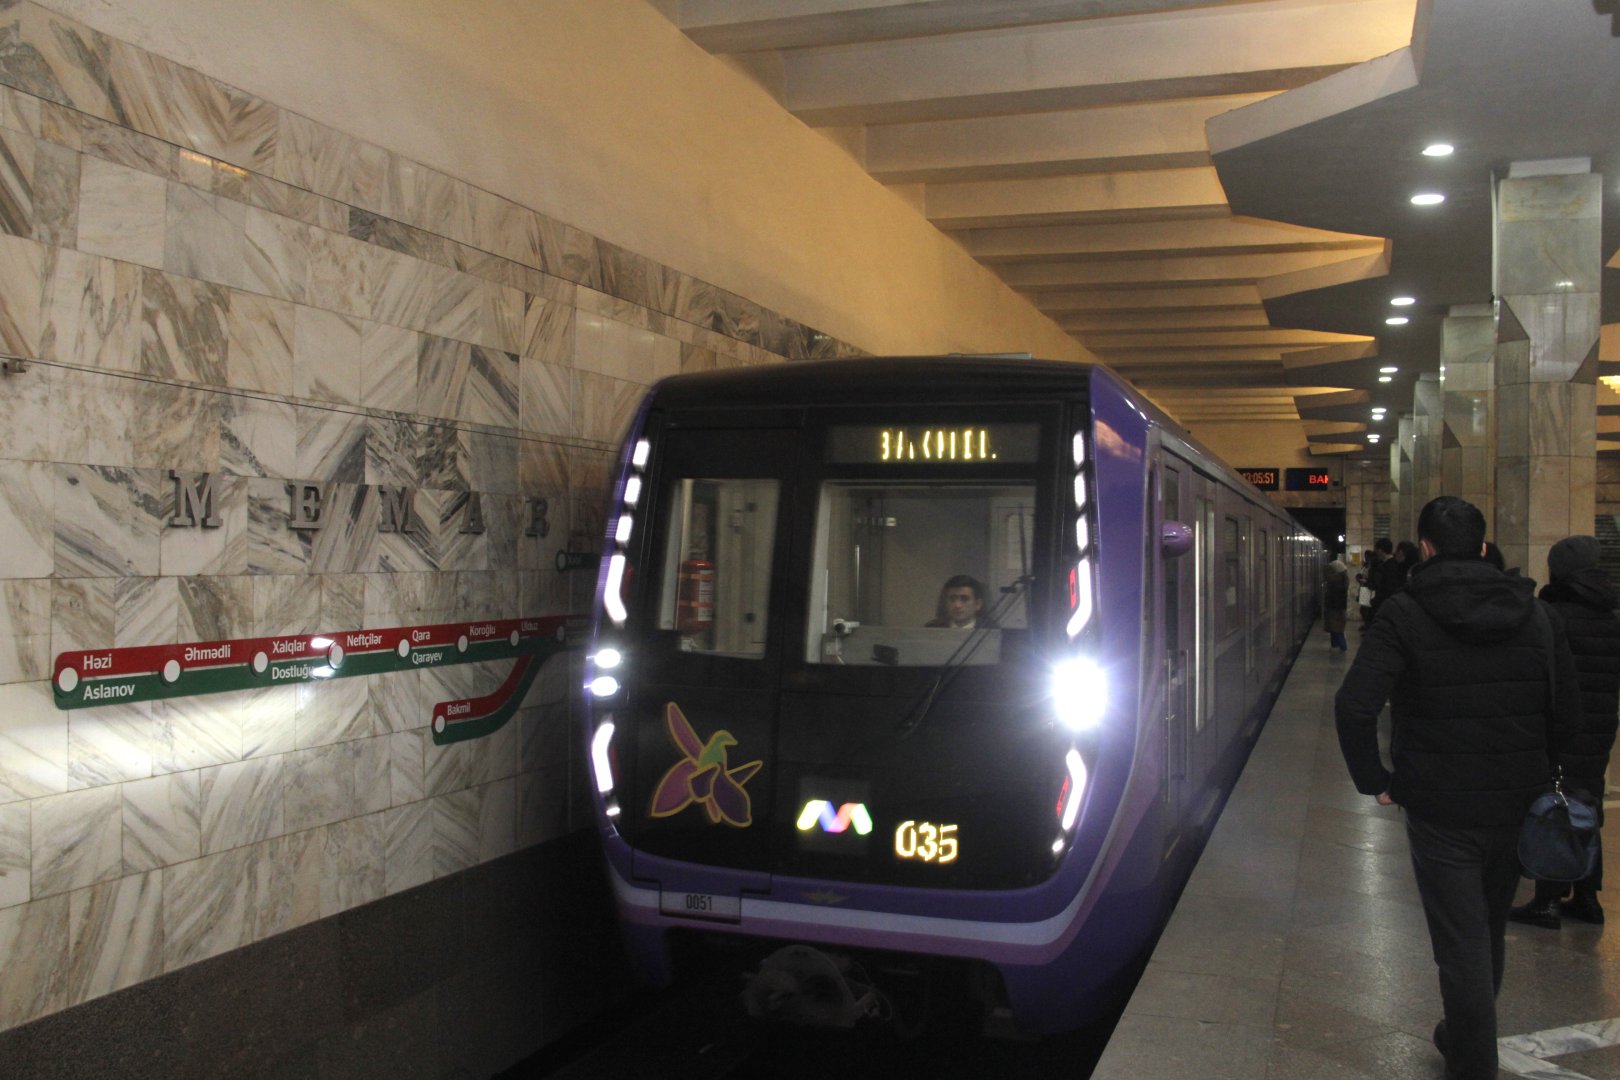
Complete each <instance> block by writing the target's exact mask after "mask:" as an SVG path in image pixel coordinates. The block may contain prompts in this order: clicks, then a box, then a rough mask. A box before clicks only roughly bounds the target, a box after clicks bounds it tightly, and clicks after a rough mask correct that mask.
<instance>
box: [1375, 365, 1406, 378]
mask: <svg viewBox="0 0 1620 1080" xmlns="http://www.w3.org/2000/svg"><path fill="white" fill-rule="evenodd" d="M1399 370H1401V369H1400V368H1398V367H1396V366H1395V365H1394V364H1391V365H1389V366H1388V367H1381V368H1379V369H1378V374H1380V375H1393V374H1395V373H1396V372H1397V371H1399Z"/></svg>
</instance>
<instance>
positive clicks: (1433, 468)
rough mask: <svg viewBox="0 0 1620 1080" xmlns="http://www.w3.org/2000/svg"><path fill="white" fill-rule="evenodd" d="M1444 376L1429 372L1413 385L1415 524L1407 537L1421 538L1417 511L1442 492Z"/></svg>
mask: <svg viewBox="0 0 1620 1080" xmlns="http://www.w3.org/2000/svg"><path fill="white" fill-rule="evenodd" d="M1442 409H1443V405H1442V401H1441V396H1440V376H1439V375H1438V374H1435V373H1432V372H1431V373H1425V374H1423V375H1420V376H1418V380H1417V382H1415V383H1413V384H1412V524H1413V527H1412V529H1411V531H1410V532H1409V533H1408V535H1407V539H1409V540H1414V541H1415V540H1416V538H1417V514H1418V511H1420V510H1422V509H1423V507H1424V504H1426V503H1427V502H1428V501H1429V500H1430V499H1432V498H1434V497H1435V496H1436V495H1439V494H1440V492H1441V476H1440V436H1441V428H1442V427H1443V423H1442V421H1443V419H1444V416H1443V412H1442Z"/></svg>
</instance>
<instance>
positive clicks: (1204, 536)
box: [1183, 472, 1220, 794]
mask: <svg viewBox="0 0 1620 1080" xmlns="http://www.w3.org/2000/svg"><path fill="white" fill-rule="evenodd" d="M1188 487H1189V494H1190V495H1191V516H1192V519H1193V532H1194V543H1193V555H1194V565H1193V571H1192V575H1191V576H1192V579H1193V580H1192V582H1191V588H1190V590H1186V589H1184V590H1183V595H1184V596H1189V595H1190V603H1189V604H1188V607H1190V608H1191V609H1192V620H1191V623H1192V682H1191V687H1190V690H1191V697H1192V720H1193V723H1192V736H1191V746H1190V747H1189V749H1188V755H1187V759H1188V768H1187V787H1188V791H1189V793H1190V794H1191V793H1197V792H1200V791H1202V790H1203V788H1204V786H1205V784H1206V783H1207V782H1208V780H1209V777H1210V775H1211V774H1212V773H1213V772H1214V769H1215V763H1216V761H1217V760H1219V758H1220V739H1219V733H1218V730H1217V729H1218V727H1219V725H1218V724H1217V723H1216V722H1215V716H1216V713H1215V705H1216V701H1217V700H1218V698H1217V694H1216V690H1217V687H1216V685H1215V673H1216V671H1217V669H1218V665H1217V664H1216V657H1215V645H1216V642H1217V636H1216V622H1217V620H1218V617H1219V615H1220V611H1219V610H1218V601H1219V600H1220V597H1219V596H1218V595H1217V593H1216V591H1215V573H1216V557H1217V552H1218V539H1219V534H1218V533H1217V532H1216V529H1217V522H1216V512H1215V510H1216V507H1215V499H1216V492H1217V491H1218V490H1219V489H1218V487H1217V485H1216V483H1215V481H1214V480H1212V479H1210V478H1209V477H1207V476H1205V475H1203V474H1202V473H1198V472H1190V474H1189V476H1188Z"/></svg>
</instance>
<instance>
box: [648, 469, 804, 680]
mask: <svg viewBox="0 0 1620 1080" xmlns="http://www.w3.org/2000/svg"><path fill="white" fill-rule="evenodd" d="M779 489H780V484H779V482H778V481H776V480H742V479H725V480H722V479H696V478H693V479H683V480H679V481H677V483H676V488H675V491H674V496H675V497H674V498H672V499H670V501H669V507H670V511H669V512H670V521H669V527H668V529H667V530H666V531H665V536H666V537H668V540H667V542H666V545H665V549H664V558H663V577H662V579H661V585H662V589H661V590H660V593H659V604H658V626H659V629H662V630H674V631H676V632H677V634H678V635H679V641H680V648H681V651H683V652H701V653H712V654H718V655H725V656H737V657H745V658H755V657H761V656H764V655H765V630H766V626H767V624H768V621H769V620H768V619H767V615H768V614H769V611H768V608H769V604H770V596H771V562H772V558H773V553H774V551H775V545H776V509H777V503H778V501H779V498H780V491H779Z"/></svg>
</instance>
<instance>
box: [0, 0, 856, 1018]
mask: <svg viewBox="0 0 1620 1080" xmlns="http://www.w3.org/2000/svg"><path fill="white" fill-rule="evenodd" d="M0 41H3V42H4V47H3V48H0V353H3V354H4V355H6V356H8V357H16V358H21V359H22V360H23V361H24V364H25V368H26V370H24V371H22V372H20V373H16V374H7V375H4V376H0V550H3V551H4V552H5V553H6V557H5V560H4V562H3V563H0V574H3V575H4V576H3V577H0V1029H6V1028H11V1027H14V1026H16V1025H20V1024H23V1023H25V1022H28V1021H30V1020H34V1019H36V1018H38V1017H41V1016H44V1015H46V1014H50V1013H53V1012H56V1011H59V1010H62V1009H65V1008H68V1007H71V1006H74V1005H78V1004H80V1003H83V1002H86V1001H89V1000H90V999H93V998H96V997H98V996H100V995H104V994H107V993H109V992H111V991H114V990H118V989H121V988H125V987H129V986H132V985H135V984H138V983H140V982H142V981H143V980H147V979H151V978H153V977H155V976H158V975H161V974H164V973H167V972H173V971H175V970H177V969H179V968H182V967H184V966H186V965H189V964H193V963H195V962H197V961H200V960H203V959H205V958H209V957H213V956H218V955H220V954H223V953H227V952H229V951H231V950H235V949H238V948H241V947H243V946H246V945H248V944H250V943H253V942H256V941H259V940H261V939H264V938H266V937H269V936H271V935H275V934H278V933H281V932H282V931H286V930H289V929H291V928H294V927H298V926H301V925H304V924H308V923H310V922H312V921H314V920H318V919H322V918H324V917H327V916H331V915H334V914H336V913H340V912H343V911H346V910H348V909H351V908H354V907H356V906H357V905H361V904H365V903H367V902H369V901H372V900H376V899H379V898H381V897H384V896H389V895H392V894H395V893H398V892H400V891H402V890H406V889H409V888H411V887H413V886H416V885H420V884H423V883H426V882H429V881H431V880H433V879H436V878H441V877H444V876H446V875H451V874H455V873H457V872H459V871H462V870H464V869H466V868H468V867H471V866H474V865H477V864H480V863H483V862H487V861H489V860H492V859H496V858H498V857H500V856H503V855H506V854H508V853H510V852H512V851H514V850H517V849H519V848H522V847H525V846H528V845H533V844H536V843H539V842H542V841H545V840H547V839H548V838H552V837H555V836H557V835H559V834H560V833H562V832H564V831H565V830H566V829H567V828H568V827H569V811H570V806H572V805H576V804H575V803H574V802H573V797H572V794H571V786H570V785H571V779H572V775H571V772H570V767H571V766H570V762H571V758H572V750H571V746H570V743H569V740H568V737H567V732H566V730H565V723H566V700H567V688H568V687H569V686H570V685H571V683H572V680H571V678H570V677H569V676H568V673H567V670H566V664H562V665H554V669H553V670H552V671H551V672H549V673H548V676H547V677H546V678H543V679H541V680H540V681H539V682H538V683H537V684H536V689H535V690H534V691H533V694H532V696H531V698H530V700H529V701H528V702H527V706H528V707H526V708H525V709H524V710H523V711H522V712H520V714H519V716H518V718H517V719H516V720H514V721H513V722H512V723H510V724H508V725H507V726H506V727H505V728H503V729H501V730H500V731H498V732H497V733H495V734H494V735H492V736H489V737H486V738H483V739H478V740H472V741H468V742H464V743H455V744H451V745H447V746H436V745H434V744H433V742H432V740H431V738H430V736H429V731H428V729H427V726H426V724H427V720H428V715H429V707H430V705H431V703H432V702H434V701H439V700H445V699H447V698H450V697H458V696H466V695H470V694H474V693H481V692H487V691H488V690H489V689H492V688H493V685H494V683H495V681H497V680H498V679H499V677H500V675H501V674H502V672H501V670H500V665H489V668H490V669H485V668H484V667H482V666H480V665H467V666H463V667H455V668H446V669H440V670H432V671H422V672H409V673H402V674H390V675H379V676H369V677H364V678H352V679H346V680H340V681H335V682H329V683H319V684H310V685H305V686H290V687H273V688H269V689H266V690H262V691H252V692H241V693H229V694H221V695H215V696H211V697H203V698H179V699H171V700H167V701H158V702H150V703H144V704H128V705H112V706H104V707H99V708H92V709H84V710H81V711H75V712H63V711H59V710H57V709H56V708H55V706H54V704H53V701H52V695H51V691H50V687H49V684H48V682H47V678H48V675H49V671H50V667H51V662H52V658H53V657H54V656H55V655H56V654H58V653H60V652H62V651H64V650H72V649H92V648H109V647H121V646H131V645H141V644H163V643H174V642H181V641H196V640H210V639H218V638H228V637H247V636H264V635H273V634H309V633H315V632H330V631H334V630H344V629H357V628H361V627H381V626H394V625H406V624H416V623H428V622H436V621H460V620H467V619H481V618H510V617H516V616H519V615H523V616H538V615H547V614H556V613H560V612H565V611H570V610H583V609H584V607H585V606H586V605H587V603H588V599H589V597H588V590H589V587H590V584H591V583H590V582H587V581H583V580H580V577H581V575H575V576H574V577H573V578H572V579H570V578H569V577H567V576H564V575H560V574H558V573H557V572H556V571H554V570H553V569H551V566H552V559H553V557H554V555H555V553H556V551H557V549H559V548H562V547H574V548H592V549H594V548H595V547H596V546H597V537H598V536H599V534H600V530H601V511H600V509H599V508H600V505H601V496H602V493H603V491H604V489H605V486H606V484H607V483H608V480H609V473H610V470H611V468H612V464H613V461H614V459H615V449H614V447H615V442H616V439H617V438H618V436H619V434H620V432H621V430H622V428H623V427H624V424H625V423H626V421H627V419H628V418H629V417H630V415H631V414H632V412H633V410H634V408H635V406H636V403H637V402H638V400H639V397H640V394H641V392H642V390H643V388H644V387H645V386H646V385H647V384H649V383H651V382H652V381H654V380H655V379H657V378H659V377H661V376H664V375H668V374H672V373H675V372H679V371H689V370H699V369H704V368H713V367H722V366H731V365H743V364H757V363H766V362H773V361H779V360H782V359H797V358H806V357H821V356H842V355H853V354H854V352H855V350H854V349H852V348H850V347H849V346H847V345H844V344H843V343H840V342H836V341H833V340H831V339H829V338H828V337H827V336H826V335H823V334H820V333H818V332H816V331H814V330H813V329H811V328H809V327H806V326H803V325H801V324H798V323H795V322H793V321H792V320H790V319H787V318H785V317H783V316H781V315H779V314H777V313H775V312H772V311H768V310H765V309H763V308H761V307H760V306H759V305H757V304H754V303H752V302H750V301H749V300H747V299H746V298H744V297H741V296H738V295H735V294H732V293H728V292H725V291H723V290H720V289H717V288H714V287H712V286H709V285H707V284H706V283H704V282H702V281H698V280H696V279H693V278H691V277H689V276H686V275H683V274H681V273H679V272H677V271H675V270H672V269H671V268H668V267H665V266H661V265H658V264H655V263H652V262H651V261H649V260H647V259H645V258H642V257H640V256H638V255H636V254H635V253H633V252H630V251H626V250H623V249H621V248H617V247H615V246H613V245H611V244H608V243H606V242H603V241H600V240H598V239H596V238H594V237H592V236H589V235H586V234H584V233H582V232H580V231H579V230H577V229H574V228H572V227H570V226H569V225H567V224H565V223H563V222H558V221H554V220H550V219H548V218H545V217H543V216H541V215H540V214H538V213H535V212H534V211H532V210H530V209H528V208H525V207H523V206H519V205H516V204H514V203H512V202H509V201H507V200H505V199H502V198H499V197H497V196H494V195H492V194H490V193H488V192H486V191H482V190H479V189H477V188H474V187H471V186H470V185H468V184H466V183H464V182H462V181H460V180H458V179H457V178H456V177H454V176H450V175H446V174H445V173H443V172H438V171H435V170H432V169H428V168H425V167H423V166H422V165H420V164H418V163H416V162H413V161H410V160H406V159H404V158H402V157H400V156H399V155H397V154H394V153H392V152H390V151H389V150H388V149H387V148H385V147H382V146H377V145H372V144H368V143H365V142H363V141H361V140H359V139H356V138H353V137H351V136H349V135H346V134H345V133H343V132H341V131H337V130H333V129H332V128H329V127H324V126H322V125H319V124H316V123H313V122H311V121H309V120H307V119H305V118H303V117H301V116H299V115H297V114H295V113H292V112H290V111H287V110H285V109H281V108H279V107H277V106H276V105H275V104H274V103H273V102H268V101H263V100H259V99H257V98H254V97H253V96H251V95H249V94H246V93H243V92H242V91H240V90H238V89H236V88H233V87H231V86H227V85H224V84H222V83H219V82H217V81H215V80H213V79H210V78H207V77H205V76H202V75H200V74H199V73H197V72H195V71H192V70H190V69H187V68H184V67H181V66H178V65H176V64H174V63H172V62H170V61H168V60H166V59H164V58H163V57H160V56H157V55H154V54H152V53H149V52H145V51H143V50H140V49H137V48H135V47H133V46H131V45H129V44H127V43H124V42H121V41H118V40H115V39H112V38H109V37H107V36H105V35H103V34H100V33H97V32H94V31H91V30H89V29H88V28H86V27H84V26H82V25H79V24H76V23H74V22H72V21H71V20H67V19H64V18H62V17H60V16H58V15H56V14H54V13H52V12H51V11H49V10H48V9H46V8H44V7H41V6H39V5H36V4H33V3H28V2H19V0H0ZM171 470H179V471H182V472H188V473H209V474H212V475H213V477H214V490H215V495H216V499H217V504H218V512H219V516H220V518H221V525H220V527H218V528H213V529H186V528H171V527H169V525H168V522H169V520H170V518H171V517H172V516H173V515H174V513H175V510H176V506H175V503H176V493H175V492H176V489H175V484H174V482H173V480H172V479H171V478H170V471H171ZM289 480H298V481H313V482H322V483H327V484H330V485H332V487H331V488H330V490H331V491H332V492H333V496H332V498H333V503H334V509H335V510H336V512H337V520H338V521H339V523H340V524H338V525H335V526H333V527H329V528H327V529H323V530H320V531H319V532H308V531H304V532H299V531H294V530H291V529H289V528H288V527H287V513H288V503H287V500H288V496H287V493H286V490H285V484H286V483H287V482H288V481H289ZM377 485H403V486H406V487H411V488H415V489H416V490H417V496H416V499H417V502H416V505H417V510H418V513H419V514H420V516H421V518H422V521H423V528H422V530H421V531H420V532H419V533H416V534H409V535H406V534H397V533H395V534H379V532H378V531H377V529H376V521H377V513H378V502H379V498H378V496H377V494H376V486H377ZM469 492H473V493H477V494H478V495H479V497H480V500H481V503H482V506H483V510H484V515H485V517H486V519H487V523H488V528H487V530H486V532H485V533H483V534H466V533H462V532H460V531H459V529H458V528H457V527H456V518H455V514H456V511H457V510H458V508H459V507H460V506H461V505H462V503H463V502H464V501H465V500H466V498H467V493H469ZM537 495H538V496H543V497H545V498H547V500H548V503H549V505H550V507H551V511H550V515H549V520H550V523H551V528H552V531H551V534H550V535H549V536H548V537H546V538H539V539H536V538H528V537H526V536H524V535H523V532H524V530H523V527H522V526H523V524H524V523H525V521H526V519H525V518H524V516H523V515H524V513H525V508H524V500H525V498H526V497H528V496H537Z"/></svg>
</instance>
